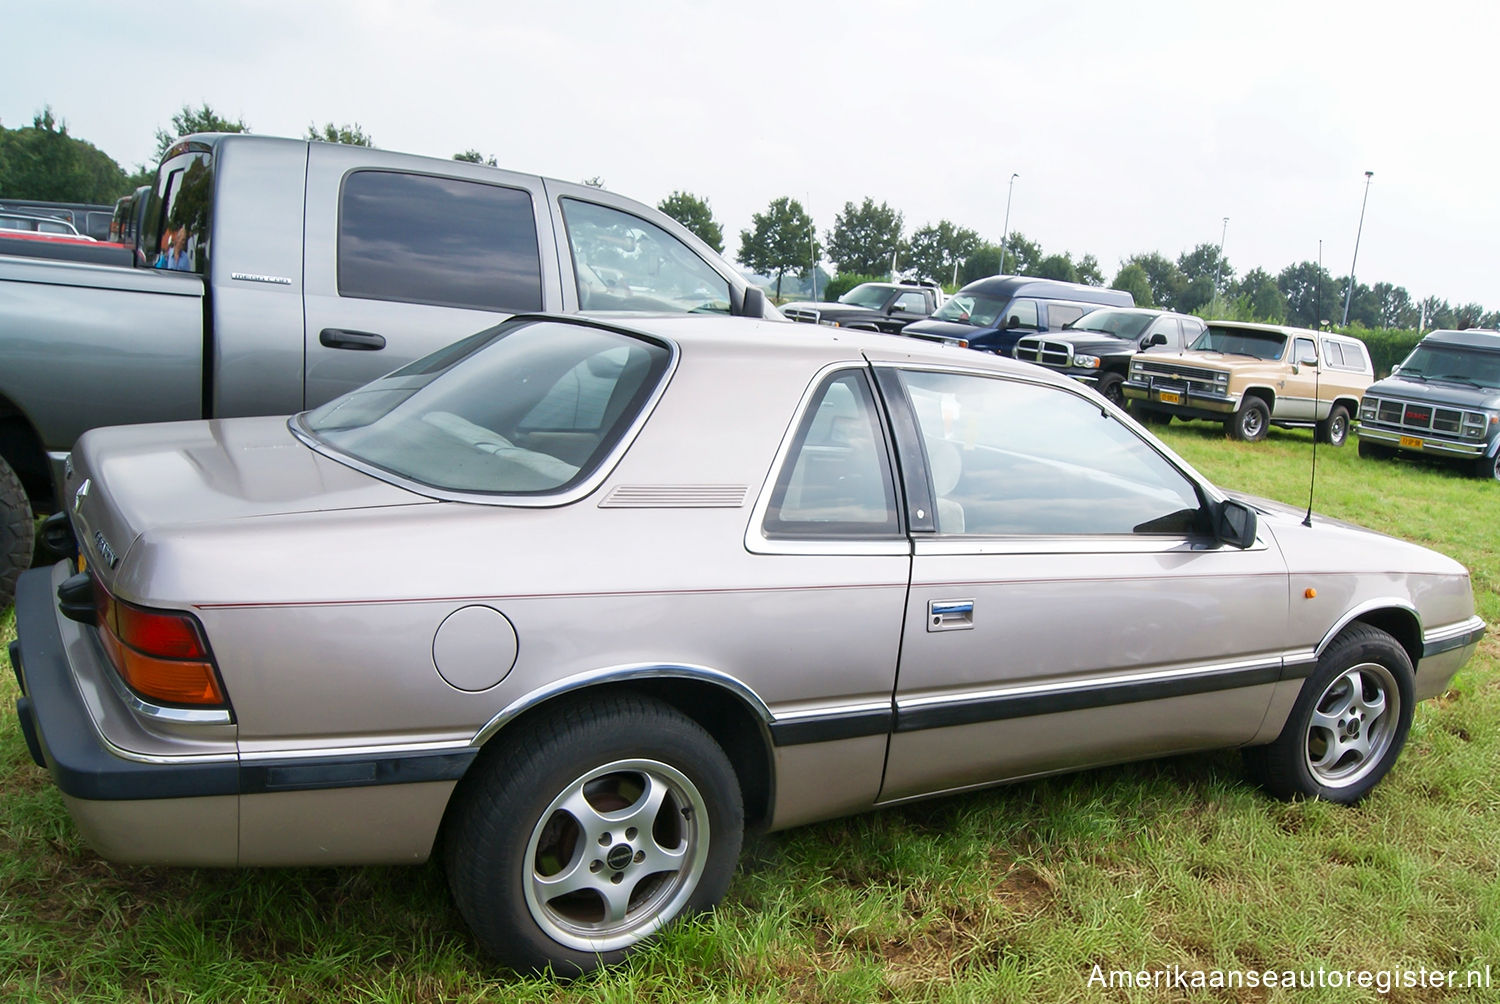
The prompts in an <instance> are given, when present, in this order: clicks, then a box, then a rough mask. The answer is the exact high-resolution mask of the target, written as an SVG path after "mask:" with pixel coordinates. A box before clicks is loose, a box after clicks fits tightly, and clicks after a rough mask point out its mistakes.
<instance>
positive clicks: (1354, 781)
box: [1244, 624, 1414, 805]
mask: <svg viewBox="0 0 1500 1004" xmlns="http://www.w3.org/2000/svg"><path fill="white" fill-rule="evenodd" d="M1412 681H1413V673H1412V665H1411V658H1410V657H1409V656H1408V655H1407V654H1406V650H1405V649H1403V648H1402V647H1401V646H1400V645H1399V644H1398V643H1397V642H1396V639H1394V638H1392V637H1391V636H1390V635H1389V634H1387V633H1386V632H1384V631H1381V630H1380V629H1379V628H1374V627H1371V626H1369V625H1368V624H1355V625H1353V626H1351V627H1350V628H1348V629H1347V630H1346V631H1345V632H1344V633H1343V634H1341V635H1340V636H1339V637H1338V638H1337V639H1336V640H1335V641H1334V642H1333V644H1332V645H1330V646H1329V647H1328V650H1327V651H1325V652H1324V653H1323V656H1322V658H1320V659H1319V660H1318V666H1317V669H1316V670H1314V671H1313V674H1312V676H1310V677H1308V679H1307V681H1306V682H1305V683H1303V685H1302V692H1301V694H1299V695H1298V697H1297V703H1296V704H1295V705H1293V707H1292V713H1291V715H1290V716H1289V717H1288V718H1287V721H1286V725H1285V726H1283V728H1282V730H1281V735H1279V736H1277V737H1276V740H1275V741H1274V742H1272V743H1270V744H1269V745H1266V746H1255V747H1251V748H1249V749H1247V750H1245V754H1244V755H1245V765H1246V768H1247V770H1248V771H1249V773H1250V775H1251V777H1252V778H1253V779H1254V780H1255V781H1256V782H1257V783H1259V784H1260V785H1261V787H1263V788H1265V789H1266V791H1267V792H1269V793H1270V794H1272V795H1274V796H1275V797H1277V798H1282V799H1293V798H1321V799H1326V800H1327V801H1330V802H1340V803H1343V804H1345V805H1352V804H1353V803H1355V802H1358V801H1359V800H1360V799H1361V798H1363V797H1364V796H1365V795H1366V794H1368V793H1369V791H1370V789H1371V788H1373V787H1375V785H1376V783H1377V782H1379V780H1380V779H1381V778H1382V777H1384V776H1385V775H1386V773H1387V772H1388V771H1389V770H1390V769H1391V765H1392V764H1394V763H1395V762H1396V757H1397V756H1398V755H1399V754H1400V752H1401V747H1402V745H1403V744H1405V742H1406V734H1407V732H1408V731H1409V730H1410V728H1411V716H1412V705H1413V703H1414V691H1413V682H1412Z"/></svg>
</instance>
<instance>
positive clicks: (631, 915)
mask: <svg viewBox="0 0 1500 1004" xmlns="http://www.w3.org/2000/svg"><path fill="white" fill-rule="evenodd" d="M496 742H499V743H500V744H501V745H500V746H498V747H496V748H494V749H488V748H487V749H486V750H485V755H484V756H482V757H481V759H480V760H479V761H477V762H476V763H475V765H474V767H473V768H472V769H471V770H470V773H469V776H467V777H465V778H464V780H463V781H462V782H461V783H460V785H459V788H458V790H457V791H456V792H455V795H454V803H453V806H452V808H451V809H450V812H449V818H448V821H447V825H446V827H445V833H444V847H445V856H446V859H447V861H446V863H447V871H448V885H449V888H450V889H451V890H452V891H453V899H454V901H455V902H456V903H457V904H458V909H459V912H460V913H462V914H463V916H464V919H465V920H467V921H468V923H469V927H470V928H471V929H472V930H473V932H474V936H475V938H476V939H477V941H478V942H479V945H480V947H481V948H483V949H484V951H485V952H486V953H488V954H489V955H490V956H492V957H493V958H495V959H497V960H498V961H500V962H501V963H503V964H505V965H507V966H510V967H512V968H514V969H519V970H542V969H546V968H548V967H551V969H552V970H553V971H554V972H556V973H558V974H560V975H579V974H582V973H587V972H590V971H592V970H594V969H597V968H599V967H600V966H607V965H613V964H615V963H617V962H620V961H621V960H623V959H624V958H625V957H626V956H627V955H628V954H630V953H631V952H633V951H634V950H636V949H637V948H639V947H640V946H641V945H643V944H644V943H646V942H648V941H649V940H650V939H651V938H652V936H654V935H655V934H656V933H657V932H658V931H659V930H661V929H662V928H663V927H665V926H666V925H667V924H669V923H671V922H672V921H673V920H675V919H677V918H678V917H683V916H687V915H691V914H693V913H696V912H699V911H702V910H707V909H710V908H712V907H713V906H714V905H715V904H716V903H717V902H718V901H719V899H720V898H721V897H722V896H723V895H724V892H725V890H726V889H727V888H728V886H729V879H730V876H731V874H732V873H733V871H734V867H735V861H736V859H737V858H738V857H739V851H740V841H741V839H742V834H743V830H744V815H743V807H742V804H741V801H740V788H739V780H738V778H737V777H736V775H735V772H734V768H733V767H732V766H731V765H730V763H729V759H728V757H726V756H725V754H724V751H723V750H722V749H721V748H720V747H719V745H718V744H717V743H716V742H714V740H713V738H712V737H711V736H710V735H709V734H708V733H707V732H705V731H704V730H703V729H702V728H701V727H700V726H699V725H698V724H697V723H696V722H693V721H691V720H690V719H688V718H687V717H685V716H684V715H682V714H681V713H679V712H678V711H677V710H675V709H674V708H672V707H671V706H669V705H667V704H665V703H663V702H661V701H657V700H653V699H651V698H647V697H644V696H637V695H631V694H615V695H610V696H599V697H595V698H591V699H588V700H586V701H584V702H582V703H578V704H572V705H569V706H566V707H563V708H561V709H560V710H558V711H556V712H553V713H550V714H548V713H546V712H543V714H542V716H541V717H539V718H535V719H532V720H530V721H528V722H522V723H520V724H518V725H517V726H514V733H513V734H512V735H510V736H505V735H504V734H502V736H501V737H500V738H499V739H497V740H496Z"/></svg>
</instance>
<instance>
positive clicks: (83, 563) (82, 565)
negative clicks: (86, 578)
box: [78, 551, 89, 572]
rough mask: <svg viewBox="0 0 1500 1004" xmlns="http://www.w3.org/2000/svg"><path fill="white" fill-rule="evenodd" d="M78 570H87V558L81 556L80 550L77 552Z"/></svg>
mask: <svg viewBox="0 0 1500 1004" xmlns="http://www.w3.org/2000/svg"><path fill="white" fill-rule="evenodd" d="M78 570H79V571H80V572H87V571H88V570H89V559H87V558H85V557H84V556H83V552H82V551H80V552H78Z"/></svg>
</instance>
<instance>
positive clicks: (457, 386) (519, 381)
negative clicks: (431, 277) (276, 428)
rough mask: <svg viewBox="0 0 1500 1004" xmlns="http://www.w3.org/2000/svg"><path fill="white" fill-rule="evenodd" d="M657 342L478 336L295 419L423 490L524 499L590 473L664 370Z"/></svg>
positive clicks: (582, 331)
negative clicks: (508, 496) (509, 496)
mask: <svg viewBox="0 0 1500 1004" xmlns="http://www.w3.org/2000/svg"><path fill="white" fill-rule="evenodd" d="M670 361H671V350H670V349H668V348H667V347H666V346H664V345H659V344H656V343H654V342H648V341H645V340H644V339H640V338H633V337H630V336H629V335H624V334H620V333H618V332H615V331H608V330H605V329H601V328H596V327H593V326H591V325H586V324H569V323H565V322H561V321H538V320H521V321H516V322H510V323H507V324H503V325H500V326H499V327H497V328H491V329H488V330H486V331H481V332H480V333H479V334H477V335H472V336H470V337H469V338H466V339H464V340H463V341H461V342H458V343H456V344H454V345H450V346H448V347H447V348H444V349H441V350H439V351H437V352H434V353H433V354H432V355H430V356H426V357H425V358H422V359H418V360H417V361H416V362H414V363H412V364H410V365H409V366H404V367H402V368H401V369H399V370H396V372H394V373H392V374H390V375H389V376H385V377H382V378H381V379H379V380H376V381H374V382H373V383H369V384H366V385H365V386H363V387H361V388H359V389H358V390H354V391H351V392H349V393H348V394H345V395H344V396H343V397H340V398H335V399H334V400H333V401H330V402H329V403H327V404H325V405H323V406H322V407H321V408H318V409H316V410H314V411H310V412H306V413H304V414H302V415H300V416H298V418H297V422H298V424H299V426H300V428H301V429H302V431H303V432H305V433H307V434H308V435H310V436H311V437H312V438H313V439H315V440H317V441H318V442H320V443H322V444H324V445H326V446H329V447H332V448H333V449H334V450H336V451H338V452H340V453H343V454H345V455H346V456H348V457H350V458H352V459H354V460H356V461H359V462H361V463H362V464H364V465H368V466H369V467H373V468H375V469H377V470H379V471H383V472H386V473H388V474H391V475H394V476H395V477H396V478H399V479H402V480H405V481H412V482H416V483H418V484H420V485H426V486H428V487H431V488H436V489H440V490H448V491H456V492H481V493H485V494H505V495H535V494H551V493H556V492H559V491H562V490H564V489H567V488H569V487H571V486H573V485H575V484H577V483H579V482H581V481H583V480H584V479H585V478H587V477H588V476H589V474H590V473H592V472H593V471H594V470H595V469H596V468H597V467H598V466H599V465H600V463H601V462H602V461H603V460H604V459H605V458H606V457H607V456H608V455H609V454H610V452H611V451H612V450H613V449H614V448H615V446H616V445H617V444H618V443H619V442H620V440H621V439H622V437H623V436H624V434H625V430H627V429H628V428H629V427H630V426H631V424H632V423H633V422H634V421H635V418H636V416H637V415H639V414H640V412H641V410H642V409H643V408H644V407H645V404H646V402H647V401H648V400H649V399H650V397H651V395H652V393H653V392H654V391H655V389H656V387H657V385H658V384H660V382H661V379H662V375H663V374H664V373H665V372H666V369H667V366H668V364H669V362H670Z"/></svg>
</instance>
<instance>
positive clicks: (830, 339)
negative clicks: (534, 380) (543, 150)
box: [518, 311, 1074, 386]
mask: <svg viewBox="0 0 1500 1004" xmlns="http://www.w3.org/2000/svg"><path fill="white" fill-rule="evenodd" d="M518 316H524V317H546V318H550V319H553V320H560V321H570V322H574V323H576V322H578V321H580V320H581V321H584V322H588V323H598V324H603V325H606V326H608V327H611V328H616V329H618V330H623V331H633V332H636V333H638V334H643V335H651V336H655V337H657V338H662V339H665V340H667V341H670V342H672V343H674V344H676V345H677V346H678V347H679V348H680V349H681V351H682V353H683V355H684V356H689V355H691V356H695V357H705V356H718V355H725V356H734V355H740V356H743V355H746V354H755V353H763V354H770V355H773V356H776V357H782V358H789V359H790V358H800V359H803V360H804V361H805V362H806V363H807V364H808V365H811V366H813V367H814V368H821V367H822V366H825V365H829V364H832V363H840V362H859V361H862V360H869V361H870V362H875V363H887V364H892V365H906V366H941V367H943V368H946V369H969V370H985V371H990V372H994V373H1009V374H1018V375H1022V376H1025V377H1027V378H1028V379H1033V380H1035V379H1043V378H1044V379H1045V380H1046V382H1049V383H1056V384H1059V385H1062V386H1074V384H1073V381H1071V380H1070V379H1069V378H1067V377H1063V376H1056V375H1054V374H1052V373H1051V372H1049V371H1047V370H1044V369H1040V368H1038V367H1036V366H1032V365H1031V364H1029V363H1021V362H1017V361H1015V360H1013V359H1007V358H1005V357H1003V356H996V355H992V354H990V353H987V352H977V351H975V350H973V349H967V348H958V347H956V346H951V345H946V344H943V343H941V342H933V341H929V340H927V339H925V338H907V337H905V336H904V335H886V334H880V333H878V332H873V331H857V330H854V329H851V328H834V327H831V326H827V325H813V324H790V323H788V322H786V321H774V320H763V319H760V318H753V317H706V316H702V315H682V314H636V313H626V312H624V311H618V312H613V313H608V314H605V313H593V314H587V313H586V314H562V315H559V314H527V315H518Z"/></svg>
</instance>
